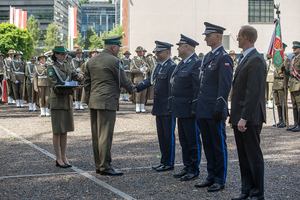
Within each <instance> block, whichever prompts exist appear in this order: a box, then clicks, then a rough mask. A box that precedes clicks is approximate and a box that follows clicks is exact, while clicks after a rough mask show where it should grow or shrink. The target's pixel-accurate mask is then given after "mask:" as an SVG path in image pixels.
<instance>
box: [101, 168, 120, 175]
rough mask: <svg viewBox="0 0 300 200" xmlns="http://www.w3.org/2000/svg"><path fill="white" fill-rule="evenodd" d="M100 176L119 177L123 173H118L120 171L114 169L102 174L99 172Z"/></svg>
mask: <svg viewBox="0 0 300 200" xmlns="http://www.w3.org/2000/svg"><path fill="white" fill-rule="evenodd" d="M100 174H101V175H109V176H121V175H123V172H120V171H117V170H114V169H110V170H108V171H103V172H101V171H100Z"/></svg>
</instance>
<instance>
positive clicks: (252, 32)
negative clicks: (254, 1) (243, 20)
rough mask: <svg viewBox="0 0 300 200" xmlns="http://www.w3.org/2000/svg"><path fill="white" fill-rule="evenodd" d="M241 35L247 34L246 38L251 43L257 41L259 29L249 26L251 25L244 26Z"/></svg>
mask: <svg viewBox="0 0 300 200" xmlns="http://www.w3.org/2000/svg"><path fill="white" fill-rule="evenodd" d="M241 35H242V36H246V38H247V39H248V40H249V42H251V43H255V42H256V40H257V30H256V29H255V28H254V27H252V26H249V25H246V26H242V28H241Z"/></svg>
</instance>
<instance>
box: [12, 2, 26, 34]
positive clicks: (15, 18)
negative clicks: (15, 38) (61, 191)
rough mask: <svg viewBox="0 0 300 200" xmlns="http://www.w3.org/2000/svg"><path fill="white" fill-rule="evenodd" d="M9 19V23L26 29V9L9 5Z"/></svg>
mask: <svg viewBox="0 0 300 200" xmlns="http://www.w3.org/2000/svg"><path fill="white" fill-rule="evenodd" d="M9 12H10V14H9V21H10V24H14V25H16V27H18V28H21V29H27V11H26V10H24V11H23V10H22V9H15V7H10V9H9Z"/></svg>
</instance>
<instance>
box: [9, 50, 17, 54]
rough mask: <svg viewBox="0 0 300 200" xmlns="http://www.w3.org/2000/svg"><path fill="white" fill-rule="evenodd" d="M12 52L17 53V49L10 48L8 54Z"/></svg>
mask: <svg viewBox="0 0 300 200" xmlns="http://www.w3.org/2000/svg"><path fill="white" fill-rule="evenodd" d="M10 53H16V51H15V50H13V49H10V50H9V51H8V54H10Z"/></svg>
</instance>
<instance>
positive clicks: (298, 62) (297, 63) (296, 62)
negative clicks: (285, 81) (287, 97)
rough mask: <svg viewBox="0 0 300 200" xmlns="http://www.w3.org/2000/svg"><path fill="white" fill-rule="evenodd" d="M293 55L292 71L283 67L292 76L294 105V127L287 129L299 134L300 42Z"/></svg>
mask: <svg viewBox="0 0 300 200" xmlns="http://www.w3.org/2000/svg"><path fill="white" fill-rule="evenodd" d="M292 49H293V53H294V55H295V57H294V58H293V59H292V63H291V71H290V73H289V69H287V67H286V66H283V67H282V70H285V72H286V74H289V75H290V77H291V78H290V92H291V99H292V105H293V114H294V125H293V126H291V127H289V128H287V129H286V130H288V131H293V132H298V131H300V115H299V112H300V74H299V73H300V56H299V55H300V42H299V41H294V42H293V47H292Z"/></svg>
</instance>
